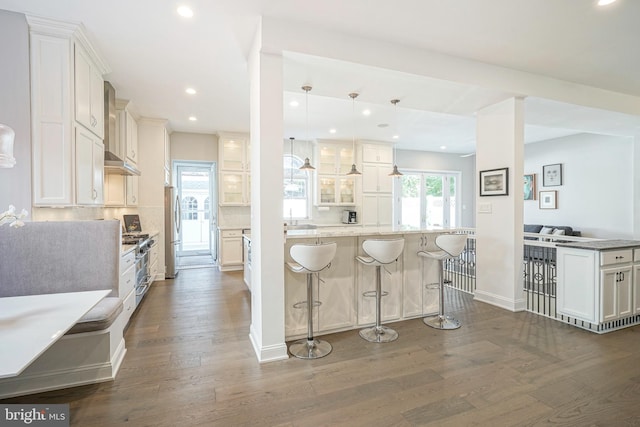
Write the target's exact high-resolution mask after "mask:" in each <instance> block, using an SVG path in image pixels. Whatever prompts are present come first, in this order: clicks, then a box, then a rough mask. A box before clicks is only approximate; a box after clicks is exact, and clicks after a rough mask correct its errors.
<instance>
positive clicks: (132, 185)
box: [125, 176, 139, 206]
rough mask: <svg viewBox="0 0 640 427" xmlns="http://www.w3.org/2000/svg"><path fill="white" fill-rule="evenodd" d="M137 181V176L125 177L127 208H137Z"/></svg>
mask: <svg viewBox="0 0 640 427" xmlns="http://www.w3.org/2000/svg"><path fill="white" fill-rule="evenodd" d="M138 181H139V178H138V177H137V176H127V177H125V182H126V190H127V203H126V204H127V206H138Z"/></svg>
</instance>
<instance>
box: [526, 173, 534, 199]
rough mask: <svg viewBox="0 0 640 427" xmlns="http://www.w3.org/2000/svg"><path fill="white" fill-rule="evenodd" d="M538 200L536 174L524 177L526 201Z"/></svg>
mask: <svg viewBox="0 0 640 427" xmlns="http://www.w3.org/2000/svg"><path fill="white" fill-rule="evenodd" d="M535 199H536V174H535V173H532V174H529V175H525V176H524V200H535Z"/></svg>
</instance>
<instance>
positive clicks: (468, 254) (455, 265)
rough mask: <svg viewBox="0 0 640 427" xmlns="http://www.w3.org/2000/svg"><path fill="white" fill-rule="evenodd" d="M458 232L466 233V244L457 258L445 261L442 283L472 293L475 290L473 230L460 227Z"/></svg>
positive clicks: (474, 239) (474, 238)
mask: <svg viewBox="0 0 640 427" xmlns="http://www.w3.org/2000/svg"><path fill="white" fill-rule="evenodd" d="M458 233H462V234H467V244H466V245H465V248H464V250H463V251H462V253H461V254H460V255H459V256H458V257H457V258H454V259H450V260H447V261H446V262H445V265H444V283H445V285H447V286H449V287H451V288H454V289H456V290H459V291H463V292H467V293H469V294H473V293H474V292H475V290H476V236H475V230H472V229H461V230H459V231H458Z"/></svg>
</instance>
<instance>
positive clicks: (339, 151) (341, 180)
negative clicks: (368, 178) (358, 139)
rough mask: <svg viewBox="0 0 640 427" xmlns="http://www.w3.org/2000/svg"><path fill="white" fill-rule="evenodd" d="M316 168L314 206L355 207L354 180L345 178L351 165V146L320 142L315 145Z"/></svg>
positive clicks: (349, 177) (348, 177) (350, 177)
mask: <svg viewBox="0 0 640 427" xmlns="http://www.w3.org/2000/svg"><path fill="white" fill-rule="evenodd" d="M316 158H317V159H318V168H317V174H316V179H317V181H316V197H315V204H316V205H318V206H355V204H356V195H355V190H356V189H355V179H354V177H352V176H345V175H346V174H347V173H348V172H349V171H350V170H351V165H352V163H353V149H352V145H351V144H347V143H343V142H335V141H320V142H318V143H317V144H316Z"/></svg>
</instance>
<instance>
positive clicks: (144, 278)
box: [122, 232, 154, 307]
mask: <svg viewBox="0 0 640 427" xmlns="http://www.w3.org/2000/svg"><path fill="white" fill-rule="evenodd" d="M153 243H154V241H153V239H150V238H149V235H148V234H145V233H139V232H137V233H123V234H122V244H125V245H136V248H135V254H136V264H135V265H136V266H135V271H136V285H135V292H136V307H137V306H138V304H140V301H141V300H142V298H143V297H144V296H145V295H146V293H147V291H148V290H149V286H150V285H151V266H150V265H149V250H150V248H151V245H153Z"/></svg>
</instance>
